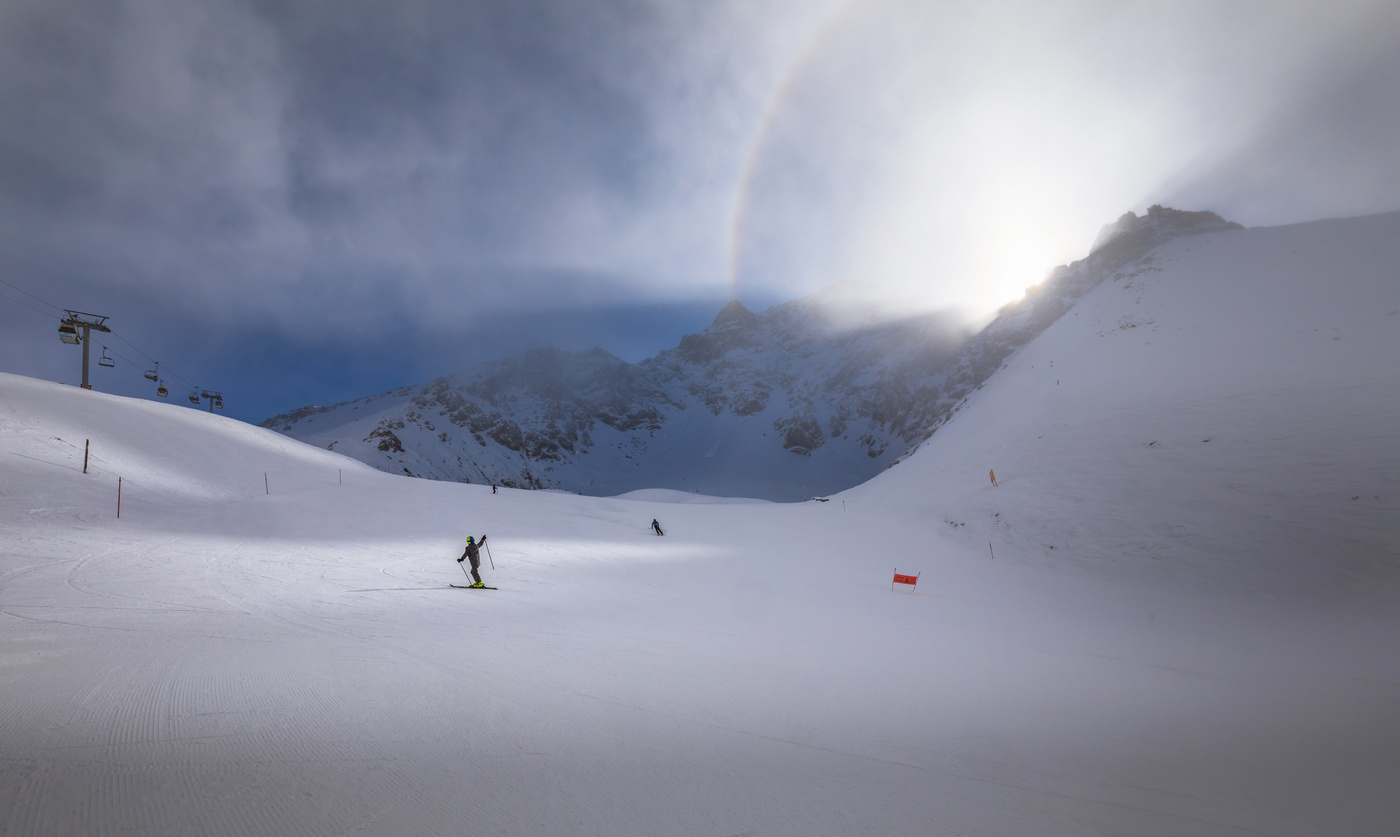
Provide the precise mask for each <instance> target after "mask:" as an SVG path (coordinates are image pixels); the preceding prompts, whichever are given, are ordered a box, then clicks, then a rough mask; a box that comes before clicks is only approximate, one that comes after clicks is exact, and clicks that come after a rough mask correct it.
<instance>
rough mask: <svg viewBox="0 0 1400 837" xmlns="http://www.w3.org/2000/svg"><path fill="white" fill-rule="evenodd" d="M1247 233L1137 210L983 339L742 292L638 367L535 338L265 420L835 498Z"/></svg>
mask: <svg viewBox="0 0 1400 837" xmlns="http://www.w3.org/2000/svg"><path fill="white" fill-rule="evenodd" d="M1237 229H1242V228H1241V227H1240V226H1239V225H1238V224H1233V223H1230V222H1227V221H1225V220H1223V219H1221V218H1220V217H1219V216H1217V215H1215V214H1214V213H1210V212H1183V211H1178V210H1173V209H1166V208H1162V207H1155V206H1154V207H1153V208H1152V209H1151V210H1149V212H1148V214H1147V215H1146V216H1143V217H1139V216H1137V215H1135V214H1133V213H1131V212H1130V213H1127V214H1125V215H1124V216H1122V217H1121V218H1120V219H1119V220H1118V221H1117V222H1115V223H1114V224H1110V225H1108V226H1106V227H1105V228H1104V230H1103V231H1102V232H1101V233H1100V234H1099V236H1098V238H1097V239H1096V241H1095V245H1094V248H1093V250H1092V251H1091V253H1090V255H1089V256H1087V257H1086V258H1085V259H1083V260H1080V261H1077V262H1074V263H1073V264H1070V265H1067V266H1062V267H1059V268H1056V269H1055V270H1054V271H1053V272H1052V273H1051V274H1050V276H1049V277H1047V279H1046V281H1045V282H1043V283H1041V284H1040V285H1039V286H1036V287H1035V288H1033V289H1032V290H1031V292H1029V293H1028V295H1027V297H1026V298H1025V299H1024V300H1022V301H1020V302H1018V303H1016V304H1014V305H1011V306H1008V307H1007V308H1005V309H1003V310H1002V312H1000V314H999V315H998V316H997V317H996V318H995V319H994V320H993V321H992V322H991V323H990V324H989V325H988V326H987V327H986V328H984V329H983V330H982V331H981V332H979V333H977V334H976V335H970V334H968V333H967V332H966V331H965V330H964V329H963V328H962V327H961V326H960V325H959V323H958V322H957V320H956V319H955V318H953V317H951V316H950V315H947V314H927V315H921V316H915V317H909V318H906V319H903V320H896V321H888V320H886V321H880V322H869V321H867V322H859V323H850V324H844V325H837V324H836V323H835V322H834V318H833V316H832V309H831V305H832V300H831V299H830V298H829V296H830V295H828V294H823V293H819V294H817V295H814V296H813V297H808V298H806V299H801V300H796V301H793V302H788V303H785V304H782V305H778V306H775V307H773V308H771V309H768V310H767V311H764V312H761V313H754V312H752V311H749V310H748V309H747V308H745V307H744V306H743V305H742V304H741V303H739V302H738V301H734V302H730V303H729V304H728V305H726V306H725V307H724V308H723V309H722V310H721V311H720V312H719V313H718V315H717V316H716V317H715V320H714V322H713V323H711V325H710V326H709V328H707V329H705V330H703V331H701V332H699V333H696V334H689V335H685V336H684V337H683V338H681V341H680V343H679V345H677V346H676V347H675V348H673V349H668V350H666V351H663V352H661V353H660V354H658V355H657V356H655V357H653V358H649V359H647V360H644V361H642V362H640V363H636V364H629V363H626V362H625V361H622V360H621V359H619V358H616V357H614V356H612V355H610V354H608V353H607V352H605V351H603V350H601V349H595V350H593V351H589V352H581V353H574V352H567V351H562V350H558V349H535V350H531V351H528V352H525V353H524V354H522V355H519V356H516V357H511V358H507V359H505V360H502V361H498V362H495V363H490V364H485V365H482V366H478V367H475V368H472V369H468V370H465V371H463V372H460V373H458V374H455V375H453V376H451V377H447V378H438V379H437V380H435V381H432V382H429V383H427V384H424V385H421V386H414V387H404V388H401V389H398V390H394V391H392V392H389V393H385V394H382V395H378V396H371V397H369V398H363V399H357V400H355V401H350V402H346V403H343V404H338V405H335V406H332V407H305V408H301V409H299V410H295V411H292V412H290V413H286V414H283V415H279V416H275V417H273V418H270V419H268V420H266V421H265V422H263V426H264V427H269V428H272V429H275V430H279V431H281V432H283V433H285V434H287V435H289V436H291V437H293V438H296V439H300V440H302V441H306V442H309V443H312V444H316V445H319V446H322V447H327V448H330V449H333V450H336V451H338V452H341V453H345V454H347V455H350V456H352V457H355V458H357V459H360V460H361V461H363V462H366V463H368V464H370V465H372V466H374V467H376V468H379V469H381V470H384V471H387V472H390V473H404V474H409V475H412V476H421V477H428V478H432V479H442V480H452V481H464V482H475V483H499V484H501V485H506V486H516V487H526V488H562V489H566V490H570V491H577V492H579V493H584V494H595V495H607V494H618V493H623V492H626V491H631V490H635V489H640V488H671V489H677V490H686V491H700V492H702V493H706V494H719V495H732V496H753V497H760V498H765V499H789V500H790V499H798V498H801V497H807V496H815V495H819V494H827V493H830V492H833V491H837V490H840V489H843V488H847V487H850V486H852V485H856V484H858V483H860V482H863V481H865V480H867V479H869V478H870V477H872V476H874V475H875V474H878V473H879V472H880V471H882V470H884V469H885V468H886V467H888V466H889V465H891V464H893V463H894V462H896V461H898V460H899V458H900V457H902V456H904V455H905V454H906V453H907V452H908V451H909V450H911V449H912V448H913V447H915V446H917V445H918V444H919V443H921V442H922V441H923V440H924V439H926V438H927V437H928V436H929V434H930V433H932V432H933V431H934V430H935V429H937V427H938V426H940V425H941V424H942V423H943V422H945V421H946V420H947V419H948V418H949V417H950V416H951V415H952V414H953V413H954V412H955V411H956V410H957V409H958V407H959V406H960V404H961V403H962V402H963V400H964V399H965V398H966V397H967V395H968V393H970V392H972V391H973V390H974V389H976V388H977V387H978V386H980V385H981V384H982V383H983V382H984V381H986V380H987V379H988V378H989V377H990V376H991V375H992V374H993V373H994V372H996V370H997V369H998V368H999V367H1000V365H1001V364H1002V362H1003V361H1004V360H1005V359H1006V358H1007V357H1008V356H1009V355H1010V354H1011V353H1012V352H1014V351H1015V350H1016V349H1017V348H1019V347H1020V346H1022V345H1024V344H1025V343H1027V342H1028V341H1029V340H1031V339H1032V338H1033V337H1035V336H1036V335H1037V334H1039V333H1040V332H1042V331H1044V330H1045V328H1046V327H1048V326H1049V325H1050V324H1051V323H1053V322H1055V321H1056V320H1057V319H1059V318H1060V317H1061V316H1063V315H1064V314H1065V312H1066V311H1068V310H1069V309H1070V308H1071V307H1072V306H1073V305H1074V302H1075V300H1077V299H1078V298H1079V297H1080V296H1082V295H1083V294H1084V293H1085V292H1087V291H1088V290H1090V289H1091V288H1093V287H1095V286H1097V285H1098V284H1100V283H1102V282H1104V281H1106V280H1108V279H1109V278H1110V277H1113V276H1115V275H1123V274H1124V273H1125V272H1129V273H1131V272H1132V271H1145V270H1151V269H1152V266H1151V257H1150V255H1149V252H1150V251H1151V250H1152V249H1153V248H1154V247H1156V246H1158V245H1160V244H1162V243H1164V242H1167V241H1170V240H1172V239H1175V238H1178V237H1181V236H1184V235H1196V234H1203V233H1210V232H1224V231H1228V230H1237Z"/></svg>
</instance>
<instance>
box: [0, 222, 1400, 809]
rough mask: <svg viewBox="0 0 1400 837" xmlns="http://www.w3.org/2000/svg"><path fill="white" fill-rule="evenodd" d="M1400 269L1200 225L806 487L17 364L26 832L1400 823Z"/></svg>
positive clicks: (8, 715)
mask: <svg viewBox="0 0 1400 837" xmlns="http://www.w3.org/2000/svg"><path fill="white" fill-rule="evenodd" d="M1396 264H1400V216H1395V215H1390V216H1378V217H1375V218H1369V219H1357V220H1352V221H1345V222H1328V223H1321V224H1311V225H1303V226H1298V227H1290V228H1277V229H1268V230H1248V231H1242V232H1237V233H1225V234H1218V235H1212V236H1202V237H1196V238H1191V239H1181V240H1178V241H1176V242H1173V243H1172V244H1169V245H1167V246H1165V247H1163V248H1160V249H1159V250H1158V251H1156V252H1155V253H1154V254H1152V256H1150V257H1149V260H1148V261H1145V262H1144V263H1142V264H1141V265H1139V267H1138V270H1137V272H1134V273H1133V274H1132V275H1125V276H1124V277H1123V278H1121V279H1119V280H1115V281H1113V282H1109V283H1106V284H1105V285H1103V286H1101V287H1099V288H1098V289H1096V290H1095V291H1093V292H1091V293H1090V294H1088V295H1086V296H1085V297H1084V298H1083V299H1082V300H1081V301H1080V302H1079V304H1078V305H1077V306H1076V307H1075V308H1074V309H1073V310H1072V311H1071V312H1070V313H1069V314H1068V315H1066V316H1065V317H1064V318H1063V319H1062V320H1061V321H1060V322H1058V323H1057V324H1056V325H1054V326H1053V327H1052V328H1051V329H1050V330H1048V331H1047V332H1046V333H1045V334H1043V335H1042V336H1041V337H1039V338H1037V340H1036V341H1034V342H1033V343H1031V344H1030V345H1028V346H1027V347H1026V348H1025V349H1024V350H1022V351H1021V352H1019V353H1018V354H1016V355H1015V356H1013V357H1012V359H1011V360H1010V361H1009V362H1008V364H1007V367H1006V368H1005V369H1004V370H1003V371H1002V372H1000V373H998V374H997V375H996V376H995V377H994V378H993V379H992V380H991V381H990V382H989V383H988V384H987V385H986V386H985V387H984V388H983V389H982V390H981V391H979V392H977V393H975V394H974V395H973V396H972V397H971V398H970V399H969V400H968V402H967V404H966V406H965V407H963V409H962V410H961V411H960V412H959V413H958V414H957V415H956V416H955V417H954V418H953V420H952V421H951V422H949V423H948V424H946V425H945V426H944V427H942V428H941V429H940V430H939V431H938V432H937V433H936V434H935V435H934V437H933V438H932V439H931V440H930V441H929V442H927V443H926V444H925V445H924V446H923V447H922V448H921V449H920V450H919V451H918V452H917V453H915V454H914V455H913V456H911V457H910V458H909V459H907V460H906V461H905V462H904V463H902V464H900V465H898V466H896V467H895V468H893V469H891V470H890V471H888V472H886V473H885V474H883V475H882V476H880V477H879V478H877V479H875V480H873V481H872V482H870V483H867V484H866V485H863V486H860V487H857V488H855V489H852V490H850V491H848V492H845V493H844V494H841V495H836V496H834V497H832V498H830V500H829V501H828V502H810V503H805V504H772V503H699V502H691V501H693V500H694V499H696V498H693V497H690V496H687V495H684V494H680V495H677V494H676V493H675V492H638V493H635V494H633V495H632V496H629V497H624V498H611V499H598V498H584V497H574V496H568V495H564V494H558V493H543V492H534V493H531V492H522V491H512V490H502V491H501V492H500V493H499V494H496V495H493V494H492V493H491V489H490V487H489V486H475V485H453V484H446V483H437V482H428V481H422V480H414V479H409V478H405V477H394V476H389V475H386V474H382V473H379V472H377V471H374V470H372V469H370V468H368V467H367V466H364V465H361V464H359V463H356V462H354V461H352V460H349V459H347V458H344V457H341V456H339V455H337V454H334V453H330V452H328V451H324V450H319V449H316V448H313V447H310V446H306V445H302V444H300V443H298V442H294V441H292V440H289V439H286V438H284V437H281V436H279V435H277V434H274V433H272V432H269V431H263V430H260V429H257V428H253V427H250V426H248V425H244V424H239V423H237V422H234V421H230V420H227V419H224V418H222V417H219V416H211V415H208V414H204V413H200V412H196V411H193V410H186V409H177V408H175V407H173V406H170V405H163V404H152V403H149V402H143V401H136V400H130V399H123V398H117V397H112V396H108V395H103V394H101V393H89V392H82V391H80V390H77V389H74V388H69V387H62V386H58V385H55V384H49V383H44V382H38V381H33V380H29V379H25V378H19V377H15V376H11V375H0V628H2V629H0V831H2V832H3V833H4V834H6V835H40V834H42V835H49V834H84V835H85V834H93V835H97V834H170V835H235V834H237V835H242V834H279V835H322V834H325V835H331V834H335V835H340V834H384V835H430V834H443V835H463V834H467V835H544V834H571V835H572V834H581V835H826V834H830V835H857V834H860V835H865V834H910V835H1082V834H1110V835H1124V834H1132V835H1156V834H1161V835H1181V834H1191V835H1240V834H1267V835H1318V834H1350V835H1377V836H1378V837H1380V835H1393V834H1395V833H1397V830H1398V829H1400V794H1397V793H1396V789H1397V788H1400V618H1397V607H1396V602H1397V593H1400V583H1398V582H1397V572H1396V569H1397V556H1400V513H1398V512H1397V508H1400V442H1397V431H1396V429H1397V428H1400V371H1397V362H1396V359H1397V358H1400V317H1397V315H1395V310H1396V309H1397V308H1400V287H1398V284H1400V283H1397V282H1396V281H1395V278H1394V277H1395V272H1394V265H1396ZM85 439H91V442H92V454H91V460H90V462H89V467H88V473H87V474H86V475H84V474H83V473H82V462H83V445H84V440H85ZM1206 440H1209V441H1206ZM990 468H995V469H996V472H997V477H998V480H999V481H1000V483H1001V487H1000V488H993V487H992V486H991V484H990V480H989V479H988V474H987V471H988V469H990ZM264 475H266V477H265V478H264ZM118 477H121V480H122V499H121V518H120V519H117V518H116V501H117V480H118ZM264 479H266V482H265V481H264ZM682 501H685V502H682ZM653 518H657V519H658V520H660V522H661V524H662V525H663V526H664V527H665V528H666V531H667V535H666V537H657V536H655V535H653V534H651V533H650V531H649V529H648V526H649V524H650V522H651V520H652V519H653ZM483 533H486V534H488V535H489V536H490V538H489V541H488V547H489V549H490V555H489V557H488V560H487V561H485V562H483V573H484V575H485V576H486V578H487V580H488V582H487V583H490V584H495V585H497V586H499V587H500V589H499V590H497V591H479V590H460V589H454V588H452V587H449V586H448V585H449V584H450V583H453V582H456V583H461V582H462V581H463V575H462V571H461V570H460V569H459V567H458V566H457V565H456V563H455V561H454V559H455V558H456V557H457V556H458V555H460V554H461V551H462V546H463V542H464V540H465V537H466V535H468V534H474V535H478V536H479V535H481V534H483ZM993 553H994V554H995V558H993ZM483 557H487V556H486V555H485V554H483ZM491 562H494V565H495V566H494V569H493V568H492V565H491ZM896 567H897V568H898V569H899V571H900V572H901V573H909V574H915V573H920V574H921V580H920V582H919V585H918V587H917V588H916V589H915V590H913V591H910V590H908V589H899V590H896V591H894V592H891V590H890V579H891V575H892V573H893V571H894V570H895V568H896Z"/></svg>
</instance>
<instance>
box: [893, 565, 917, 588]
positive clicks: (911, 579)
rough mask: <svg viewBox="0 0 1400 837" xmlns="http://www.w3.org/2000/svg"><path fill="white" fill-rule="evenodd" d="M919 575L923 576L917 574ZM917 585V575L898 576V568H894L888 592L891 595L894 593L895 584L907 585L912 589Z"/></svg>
mask: <svg viewBox="0 0 1400 837" xmlns="http://www.w3.org/2000/svg"><path fill="white" fill-rule="evenodd" d="M919 575H923V573H919ZM918 583H919V576H918V575H900V574H899V567H895V568H894V581H891V582H890V592H891V593H893V592H894V586H895V585H896V584H908V585H909V586H910V587H913V586H915V585H917V584H918Z"/></svg>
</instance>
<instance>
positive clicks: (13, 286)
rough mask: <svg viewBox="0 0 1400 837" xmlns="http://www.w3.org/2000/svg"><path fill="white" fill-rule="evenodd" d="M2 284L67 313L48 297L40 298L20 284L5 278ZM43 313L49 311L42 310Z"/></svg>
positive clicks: (0, 283) (0, 282) (62, 312)
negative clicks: (47, 298)
mask: <svg viewBox="0 0 1400 837" xmlns="http://www.w3.org/2000/svg"><path fill="white" fill-rule="evenodd" d="M0 285H9V286H10V287H12V288H14V289H15V290H17V291H19V292H20V293H22V294H24V295H25V296H30V297H34V299H37V300H39V301H40V302H42V303H44V304H45V305H47V306H49V307H50V308H52V309H53V310H55V311H57V312H59V313H60V314H66V313H67V311H65V310H64V309H62V308H59V307H58V306H57V305H54V304H53V303H52V302H49V301H48V300H46V299H41V298H39V297H37V296H34V294H31V293H30V292H29V291H26V290H25V289H24V288H21V287H20V286H19V285H16V284H13V283H11V282H6V281H5V280H4V279H0ZM6 298H7V299H8V297H6ZM41 313H47V312H41Z"/></svg>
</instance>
